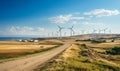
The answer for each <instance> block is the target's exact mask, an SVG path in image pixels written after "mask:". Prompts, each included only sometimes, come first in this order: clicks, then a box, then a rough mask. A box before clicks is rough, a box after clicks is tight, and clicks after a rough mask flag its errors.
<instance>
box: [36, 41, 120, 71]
mask: <svg viewBox="0 0 120 71" xmlns="http://www.w3.org/2000/svg"><path fill="white" fill-rule="evenodd" d="M72 42H73V41H70V42H69V43H72ZM74 43H75V44H76V42H74ZM79 43H80V44H86V45H87V47H88V49H89V48H90V49H93V50H94V51H95V52H96V53H95V55H94V54H93V53H91V54H92V55H91V56H82V55H81V54H80V52H81V51H82V50H83V49H86V48H84V47H82V46H78V45H74V44H73V45H72V46H71V47H70V48H68V49H67V50H66V51H65V52H64V53H62V54H61V55H59V57H58V58H56V59H54V60H51V61H50V62H49V63H47V64H46V65H45V66H44V67H42V68H40V69H37V71H119V70H120V67H119V65H118V64H116V62H114V61H109V60H107V59H105V58H102V57H101V56H100V55H99V54H98V53H102V52H105V50H104V49H100V48H111V47H112V46H116V45H119V43H101V44H92V43H90V42H79ZM79 43H78V42H77V44H79ZM111 45H112V46H111ZM91 47H95V48H91ZM97 52H98V53H97ZM118 57H119V56H118ZM87 60H92V62H87ZM119 62H120V61H119Z"/></svg>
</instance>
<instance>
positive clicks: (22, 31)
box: [6, 26, 45, 35]
mask: <svg viewBox="0 0 120 71" xmlns="http://www.w3.org/2000/svg"><path fill="white" fill-rule="evenodd" d="M44 31H45V29H44V28H41V27H37V28H32V27H27V26H24V27H19V26H12V27H10V28H9V29H7V31H6V34H10V35H40V34H41V33H43V32H44Z"/></svg>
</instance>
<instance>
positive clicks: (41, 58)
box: [0, 44, 71, 71]
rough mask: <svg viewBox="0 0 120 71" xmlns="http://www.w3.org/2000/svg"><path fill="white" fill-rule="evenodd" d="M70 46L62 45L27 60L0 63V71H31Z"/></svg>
mask: <svg viewBox="0 0 120 71" xmlns="http://www.w3.org/2000/svg"><path fill="white" fill-rule="evenodd" d="M70 46H71V44H64V45H63V46H60V47H58V48H55V49H52V50H50V51H46V52H44V53H41V54H39V55H35V56H32V57H29V58H23V59H18V60H14V61H8V62H4V63H0V71H33V70H34V69H35V68H36V67H37V66H38V65H41V64H43V63H45V62H46V61H48V60H49V59H51V58H53V57H54V56H56V55H57V54H59V53H61V52H62V51H64V50H65V49H67V48H68V47H70Z"/></svg>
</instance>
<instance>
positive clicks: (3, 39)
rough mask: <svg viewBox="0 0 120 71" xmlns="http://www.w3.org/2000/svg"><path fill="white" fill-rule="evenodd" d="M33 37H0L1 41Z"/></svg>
mask: <svg viewBox="0 0 120 71" xmlns="http://www.w3.org/2000/svg"><path fill="white" fill-rule="evenodd" d="M31 38H33V37H0V41H7V40H24V39H31Z"/></svg>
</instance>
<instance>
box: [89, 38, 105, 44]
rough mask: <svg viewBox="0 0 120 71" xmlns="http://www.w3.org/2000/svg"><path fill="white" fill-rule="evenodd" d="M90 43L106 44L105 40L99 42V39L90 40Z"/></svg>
mask: <svg viewBox="0 0 120 71" xmlns="http://www.w3.org/2000/svg"><path fill="white" fill-rule="evenodd" d="M91 42H92V43H103V42H106V41H105V40H101V39H96V40H91Z"/></svg>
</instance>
